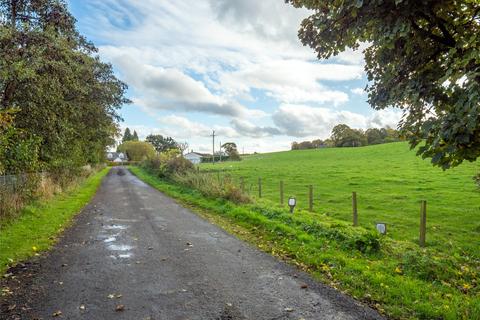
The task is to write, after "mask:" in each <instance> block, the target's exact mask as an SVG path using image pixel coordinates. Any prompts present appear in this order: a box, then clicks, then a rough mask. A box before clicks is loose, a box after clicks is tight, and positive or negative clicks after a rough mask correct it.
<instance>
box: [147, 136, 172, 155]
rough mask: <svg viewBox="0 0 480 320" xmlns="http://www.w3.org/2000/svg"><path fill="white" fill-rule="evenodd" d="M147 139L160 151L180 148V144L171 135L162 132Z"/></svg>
mask: <svg viewBox="0 0 480 320" xmlns="http://www.w3.org/2000/svg"><path fill="white" fill-rule="evenodd" d="M145 141H147V142H149V143H151V144H152V145H153V147H154V148H155V150H156V151H157V152H158V153H160V152H164V151H167V150H170V149H178V144H177V142H176V141H175V140H173V138H171V137H164V136H162V135H161V134H151V135H149V136H147V138H146V139H145Z"/></svg>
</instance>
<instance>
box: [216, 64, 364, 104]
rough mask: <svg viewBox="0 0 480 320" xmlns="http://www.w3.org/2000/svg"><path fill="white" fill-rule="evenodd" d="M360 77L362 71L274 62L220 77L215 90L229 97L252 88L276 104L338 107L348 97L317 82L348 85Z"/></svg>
mask: <svg viewBox="0 0 480 320" xmlns="http://www.w3.org/2000/svg"><path fill="white" fill-rule="evenodd" d="M362 74H363V71H362V68H361V67H360V66H354V65H341V64H320V63H313V62H308V61H302V60H291V59H290V60H275V61H268V62H265V63H257V64H252V65H250V66H248V67H245V68H243V69H241V70H238V71H235V72H230V73H223V74H221V76H220V81H219V87H218V88H219V89H220V88H223V90H226V91H227V92H228V94H229V95H231V96H236V95H239V94H245V93H248V92H250V90H251V89H252V88H255V89H262V90H265V91H266V92H267V95H270V96H271V97H273V98H274V99H276V100H277V101H280V102H286V103H299V102H300V103H301V102H314V103H324V102H331V103H333V104H334V105H339V104H341V103H344V102H346V101H347V100H348V95H347V94H346V93H345V92H342V91H339V90H333V89H329V88H328V87H326V86H325V85H323V84H321V83H320V81H348V80H354V79H360V78H361V77H362Z"/></svg>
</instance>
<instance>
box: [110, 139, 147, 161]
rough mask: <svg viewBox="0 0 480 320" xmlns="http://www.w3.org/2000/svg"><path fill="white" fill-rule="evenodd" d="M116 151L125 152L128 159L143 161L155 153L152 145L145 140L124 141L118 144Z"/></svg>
mask: <svg viewBox="0 0 480 320" xmlns="http://www.w3.org/2000/svg"><path fill="white" fill-rule="evenodd" d="M118 151H119V152H123V153H126V154H127V156H128V160H130V161H143V160H146V159H149V158H151V157H153V156H154V155H155V149H154V148H153V146H152V145H151V144H150V143H148V142H145V141H133V140H131V141H125V142H124V143H122V144H121V145H119V146H118Z"/></svg>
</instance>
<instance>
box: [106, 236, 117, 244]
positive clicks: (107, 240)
mask: <svg viewBox="0 0 480 320" xmlns="http://www.w3.org/2000/svg"><path fill="white" fill-rule="evenodd" d="M115 240H117V238H116V237H108V238H107V239H104V240H103V242H106V243H109V242H113V241H115Z"/></svg>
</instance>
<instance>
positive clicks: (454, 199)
mask: <svg viewBox="0 0 480 320" xmlns="http://www.w3.org/2000/svg"><path fill="white" fill-rule="evenodd" d="M201 169H202V170H209V171H210V170H211V171H214V172H215V171H220V172H221V174H231V175H233V176H234V177H235V178H237V179H239V178H240V177H244V178H245V181H246V185H247V189H248V190H249V191H250V193H251V194H252V195H257V194H258V191H257V190H258V186H257V185H258V178H259V177H260V178H262V186H263V190H262V194H263V197H265V198H267V199H270V200H272V201H274V202H276V203H279V183H280V180H283V181H284V184H285V197H288V196H295V197H297V200H298V206H299V207H300V208H304V209H306V208H307V207H308V201H307V195H308V185H310V184H312V185H313V186H314V211H316V212H319V213H326V214H328V215H329V216H333V217H336V218H339V219H342V220H347V221H350V220H351V211H352V208H351V193H352V191H356V192H357V194H358V196H357V197H358V210H359V223H360V225H362V226H365V227H372V226H373V224H374V222H376V221H377V222H378V221H382V222H386V223H387V224H388V231H389V235H390V236H391V237H392V238H395V239H401V240H408V241H413V242H417V239H418V228H419V210H420V200H427V202H428V205H427V209H428V211H427V242H428V245H429V246H433V247H437V248H438V249H440V250H449V249H452V248H455V249H458V247H460V248H461V249H462V250H466V251H468V252H469V253H470V254H473V255H476V256H478V255H479V253H478V248H479V246H480V240H479V239H480V220H479V217H480V191H479V190H478V188H477V187H476V185H475V184H474V182H473V180H472V176H474V175H475V174H476V173H478V172H479V171H480V165H479V163H478V162H476V163H465V164H463V165H461V166H460V167H457V168H454V169H451V170H447V171H442V170H441V169H439V168H436V167H433V166H432V165H431V164H430V162H429V160H428V159H427V160H423V159H421V158H420V157H417V156H416V155H415V152H414V151H411V150H409V146H408V144H407V143H403V142H401V143H390V144H383V145H376V146H368V147H362V148H330V149H316V150H299V151H286V152H277V153H268V154H258V155H253V156H250V157H246V158H245V159H244V160H243V161H241V162H225V163H222V164H215V165H211V164H203V165H202V166H201Z"/></svg>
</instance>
